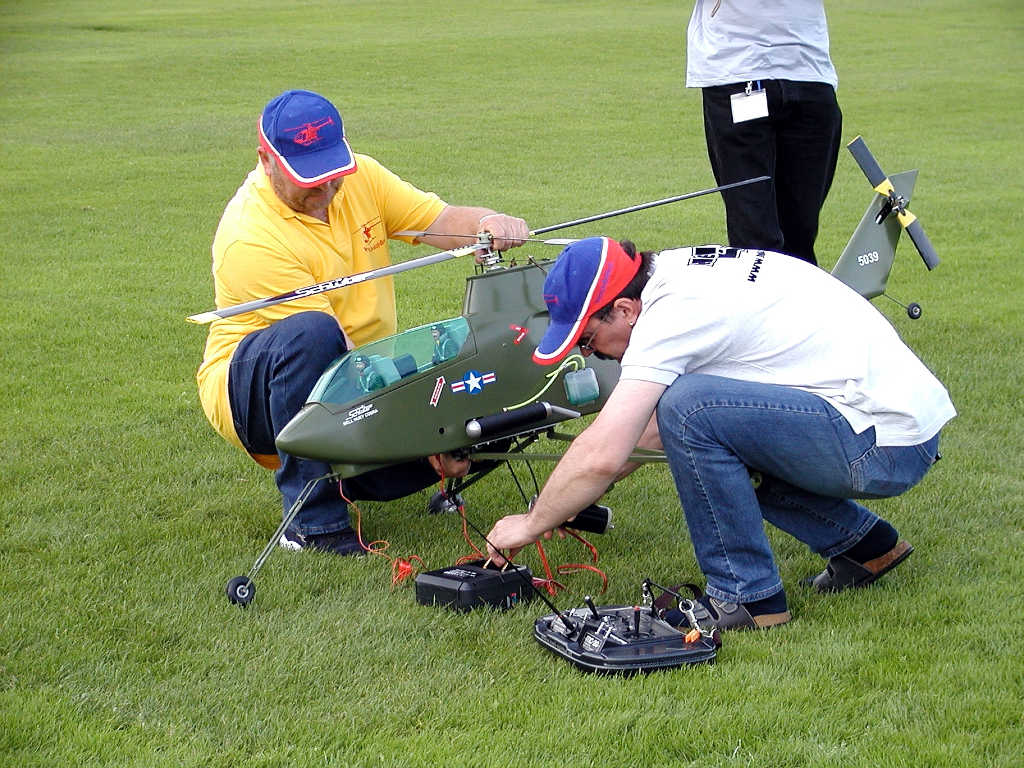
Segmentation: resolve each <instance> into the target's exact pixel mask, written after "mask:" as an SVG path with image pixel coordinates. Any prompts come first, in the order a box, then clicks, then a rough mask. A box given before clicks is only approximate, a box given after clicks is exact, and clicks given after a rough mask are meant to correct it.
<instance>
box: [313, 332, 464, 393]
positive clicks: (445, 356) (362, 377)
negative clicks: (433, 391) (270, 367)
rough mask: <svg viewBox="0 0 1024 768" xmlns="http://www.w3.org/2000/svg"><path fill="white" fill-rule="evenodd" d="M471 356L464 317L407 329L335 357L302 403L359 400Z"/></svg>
mask: <svg viewBox="0 0 1024 768" xmlns="http://www.w3.org/2000/svg"><path fill="white" fill-rule="evenodd" d="M475 352H476V347H475V345H474V344H473V339H472V336H471V335H470V332H469V322H468V321H467V320H466V318H464V317H455V318H452V319H451V320H442V321H440V322H436V323H431V324H430V325H421V326H419V327H418V328H410V329H409V330H408V331H403V332H402V333H400V334H398V335H397V336H389V337H388V338H386V339H381V340H380V341H374V342H372V343H370V344H364V345H363V346H361V347H358V348H356V349H353V350H352V351H351V352H348V353H346V354H345V355H343V356H341V357H339V358H338V359H337V360H336V361H335V362H334V363H332V364H331V367H330V368H328V369H327V370H326V371H325V372H324V375H323V376H321V377H320V380H319V381H318V382H317V384H316V386H315V387H314V388H313V391H312V392H310V394H309V398H307V399H308V401H310V402H319V403H336V404H343V403H347V402H349V401H350V400H358V399H360V398H362V397H364V396H366V394H367V393H369V392H373V391H375V390H378V389H383V388H384V387H389V386H391V385H392V384H395V383H396V382H399V381H401V380H402V379H404V378H406V377H408V376H412V375H414V374H417V373H422V372H423V371H429V370H430V369H431V368H434V367H436V366H439V365H442V364H444V363H447V362H448V361H449V360H453V359H455V358H456V357H460V356H464V355H469V354H473V353H475Z"/></svg>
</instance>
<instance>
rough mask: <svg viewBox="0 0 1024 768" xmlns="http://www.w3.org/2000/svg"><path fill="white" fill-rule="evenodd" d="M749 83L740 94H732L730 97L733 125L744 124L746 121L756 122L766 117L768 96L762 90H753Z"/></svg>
mask: <svg viewBox="0 0 1024 768" xmlns="http://www.w3.org/2000/svg"><path fill="white" fill-rule="evenodd" d="M750 86H751V84H750V83H747V88H746V90H744V91H743V92H741V93H734V94H733V95H732V96H730V97H729V98H730V100H731V102H732V121H733V122H734V123H745V122H746V121H747V120H756V119H757V118H759V117H768V94H767V92H766V91H765V90H764V88H758V89H757V90H756V91H755V90H753V89H752V88H751V87H750Z"/></svg>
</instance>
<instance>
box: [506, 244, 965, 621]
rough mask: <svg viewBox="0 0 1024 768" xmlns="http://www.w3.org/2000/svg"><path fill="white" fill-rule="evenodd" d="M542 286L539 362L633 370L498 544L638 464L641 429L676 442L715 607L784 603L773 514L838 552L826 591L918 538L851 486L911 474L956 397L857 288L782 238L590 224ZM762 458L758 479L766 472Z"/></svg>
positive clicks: (819, 547) (653, 441) (746, 609)
mask: <svg viewBox="0 0 1024 768" xmlns="http://www.w3.org/2000/svg"><path fill="white" fill-rule="evenodd" d="M544 298H545V301H546V303H547V305H548V309H549V311H550V316H551V322H550V325H549V327H548V330H547V332H546V333H545V335H544V337H543V339H542V340H541V342H540V344H539V345H538V347H537V350H536V352H535V353H534V361H535V362H536V363H538V364H541V365H546V364H552V363H556V362H558V361H559V360H561V359H562V358H563V357H565V355H566V354H567V353H568V352H569V351H570V350H572V349H573V348H574V347H577V346H578V347H579V349H580V350H581V351H582V352H583V354H585V355H587V354H591V353H592V354H596V355H600V356H604V357H608V358H614V359H616V360H619V361H620V362H621V364H622V375H621V377H620V380H619V383H618V385H617V386H616V387H615V390H614V391H613V392H612V394H611V396H610V397H609V399H608V402H607V404H606V405H605V406H604V408H603V409H602V410H601V413H600V414H599V415H598V417H597V418H596V419H595V420H594V422H593V423H592V424H591V425H590V427H588V428H587V429H586V430H585V431H584V432H583V433H582V434H580V436H579V437H578V438H576V440H574V441H573V443H572V445H571V447H570V448H569V450H568V451H567V452H566V454H565V456H564V457H563V458H562V460H561V461H560V462H559V463H558V466H557V467H556V468H555V470H554V471H553V472H552V474H551V477H550V478H549V480H548V482H547V484H546V485H545V487H544V490H543V491H542V493H541V494H540V496H539V498H538V499H537V501H536V503H535V504H534V505H533V507H532V509H531V510H530V511H529V512H528V513H527V514H523V515H510V516H508V517H505V518H502V519H501V520H499V521H498V522H497V523H496V524H495V526H494V528H493V529H492V530H491V532H490V534H489V535H488V539H489V541H490V544H491V545H492V546H491V549H490V554H491V555H492V556H493V557H495V558H496V559H497V560H498V561H499V562H501V561H502V552H503V551H505V550H508V552H507V554H508V556H509V557H513V556H514V555H515V553H516V552H518V550H519V549H520V548H522V547H523V546H526V545H527V544H530V543H532V542H534V541H536V540H537V539H539V538H541V537H544V536H546V535H550V532H551V531H552V530H554V529H555V528H557V527H558V526H560V525H562V524H563V523H565V522H566V521H567V520H569V519H571V518H572V517H573V516H574V515H575V514H576V513H577V512H579V511H580V510H582V509H583V508H585V507H586V506H588V505H589V504H591V503H592V502H594V501H595V500H597V499H598V498H599V497H600V496H601V495H602V494H603V493H604V492H605V490H606V489H607V488H608V486H609V485H610V484H611V483H612V482H613V481H614V480H616V479H617V478H619V477H622V476H624V475H625V474H628V473H629V472H630V471H632V470H633V469H635V465H631V464H629V463H628V461H627V460H628V457H629V455H630V454H631V453H632V452H633V449H634V448H635V447H636V446H638V445H639V446H641V447H648V448H651V447H663V448H664V451H665V453H666V454H667V456H668V460H669V466H670V467H671V470H672V476H673V478H674V479H675V484H676V489H677V491H678V493H679V498H680V500H681V502H682V505H683V511H684V513H685V515H686V522H687V526H688V527H689V531H690V537H691V539H692V541H693V546H694V550H695V553H696V557H697V562H698V564H699V565H700V568H701V570H702V571H703V573H704V576H705V578H706V581H707V583H706V586H705V594H704V595H703V596H702V597H701V598H700V601H699V602H700V605H701V610H702V611H703V614H702V615H699V616H698V618H699V619H702V622H706V623H710V624H713V625H715V626H717V627H719V628H721V629H737V628H764V627H770V626H774V625H778V624H783V623H785V622H787V621H789V619H790V618H791V617H790V613H789V610H788V606H787V603H786V595H785V591H784V590H783V586H782V582H781V580H780V578H779V572H778V569H777V567H776V565H775V560H774V557H773V555H772V551H771V547H770V545H769V543H768V539H767V537H766V535H765V531H764V526H763V521H764V520H767V521H769V522H770V523H772V524H773V525H775V526H776V527H778V528H781V529H782V530H784V531H786V532H787V533H789V534H790V535H792V536H794V537H796V538H797V539H799V540H800V541H802V542H804V543H805V544H807V545H808V546H809V547H810V548H811V549H812V550H813V551H814V552H817V553H818V554H819V555H821V556H822V557H824V558H826V559H827V565H826V568H825V570H824V571H822V572H821V573H820V574H818V575H817V576H815V577H814V578H813V580H812V583H813V585H814V586H815V587H816V588H817V589H818V590H819V591H823V592H827V591H839V590H842V589H846V588H848V587H859V586H865V585H867V584H870V583H871V582H873V581H875V580H876V579H877V578H878V577H880V576H881V575H882V574H884V573H886V572H887V571H889V570H891V569H893V568H894V567H896V566H897V565H898V564H899V563H900V562H902V561H903V560H904V559H905V558H906V557H907V556H908V555H909V554H910V552H911V551H912V547H911V546H910V545H909V544H908V543H907V542H906V541H904V540H902V539H900V537H899V535H898V534H897V532H896V529H895V528H893V527H892V525H890V524H889V523H888V522H886V521H885V520H883V519H881V518H880V517H878V516H877V515H875V514H874V513H872V512H870V511H869V510H868V509H866V508H865V507H863V506H862V505H860V504H858V503H856V502H855V501H853V499H855V498H858V499H859V498H880V497H888V496H896V495H898V494H901V493H903V492H904V491H906V490H908V489H909V488H911V487H913V486H914V485H915V484H917V483H918V482H919V481H920V480H921V478H922V477H924V475H925V473H926V472H927V471H928V469H929V468H930V467H931V466H932V464H933V463H934V462H935V461H936V459H937V457H938V443H939V430H940V429H941V428H942V426H943V425H944V424H945V423H946V422H947V421H949V420H950V419H951V418H953V416H955V415H956V410H955V409H954V407H953V404H952V402H951V401H950V399H949V395H948V393H947V392H946V390H945V388H944V387H943V386H942V384H941V383H940V382H939V381H938V379H936V378H935V376H934V375H932V373H931V372H930V371H929V370H928V369H927V368H926V367H925V366H924V364H923V363H922V362H921V361H920V360H919V359H918V358H917V357H916V356H915V355H914V353H913V352H911V350H910V349H909V348H908V347H907V346H906V345H905V344H904V343H903V342H902V341H901V340H900V338H899V336H898V335H897V334H896V331H895V330H894V329H893V327H892V326H891V325H890V324H889V322H888V321H887V320H886V319H885V317H884V316H883V315H882V314H881V313H879V312H878V311H877V310H876V309H875V308H874V307H873V306H872V305H871V303H870V302H868V301H866V300H865V299H864V298H862V297H861V296H859V295H858V294H857V293H856V292H854V291H853V290H851V289H850V288H849V287H847V286H846V285H844V284H843V283H841V282H839V281H838V280H836V279H835V278H833V277H832V276H831V275H829V274H828V273H826V272H824V271H822V270H820V269H818V268H817V267H814V266H812V265H810V264H807V263H805V262H802V261H799V260H797V259H792V258H788V257H786V256H784V255H781V254H777V253H773V252H767V251H757V250H741V249H736V248H725V247H721V246H703V247H696V248H678V249H673V250H666V251H661V252H660V253H657V254H652V253H643V254H637V253H636V252H635V249H634V247H633V245H632V243H629V242H624V243H618V242H616V241H614V240H610V239H608V238H596V237H595V238H588V239H586V240H581V241H578V242H576V243H574V244H572V245H570V246H568V247H567V248H566V249H565V250H564V251H563V252H562V254H561V255H560V257H559V259H558V261H557V263H556V264H555V266H554V267H553V268H552V269H551V271H550V272H549V274H548V277H547V279H546V280H545V283H544ZM752 475H754V476H758V477H760V478H763V480H762V482H760V484H759V485H758V487H756V488H755V484H754V483H752V482H751V477H752ZM676 614H678V611H675V612H673V611H669V612H668V614H666V618H667V619H669V620H672V619H677V620H680V621H681V620H682V615H681V614H678V615H676Z"/></svg>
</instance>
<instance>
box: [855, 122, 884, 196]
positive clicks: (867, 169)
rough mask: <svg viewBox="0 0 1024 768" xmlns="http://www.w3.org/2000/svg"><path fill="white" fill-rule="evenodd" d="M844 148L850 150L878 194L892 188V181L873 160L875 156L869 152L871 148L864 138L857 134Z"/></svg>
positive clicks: (882, 193)
mask: <svg viewBox="0 0 1024 768" xmlns="http://www.w3.org/2000/svg"><path fill="white" fill-rule="evenodd" d="M846 148H847V149H848V150H850V154H851V155H853V159H854V160H856V161H857V165H859V166H860V169H861V170H862V171H864V175H865V176H867V177H868V182H870V184H871V186H872V187H874V188H875V189H876V190H878V193H879V194H881V195H888V194H889V192H890V191H891V190H892V183H891V182H890V181H889V178H888V177H887V176H886V175H885V173H883V172H882V167H881V166H880V165H879V164H878V161H877V160H875V156H874V155H872V154H871V150H869V149H868V145H867V144H865V143H864V139H862V138H861V137H860V136H858V137H857V138H855V139H854V140H853V141H851V142H850V143H849V144H847V145H846Z"/></svg>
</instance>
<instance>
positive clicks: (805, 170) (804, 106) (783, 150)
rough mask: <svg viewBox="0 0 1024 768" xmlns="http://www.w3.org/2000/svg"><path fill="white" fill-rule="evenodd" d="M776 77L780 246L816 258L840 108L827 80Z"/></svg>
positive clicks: (833, 166) (806, 258)
mask: <svg viewBox="0 0 1024 768" xmlns="http://www.w3.org/2000/svg"><path fill="white" fill-rule="evenodd" d="M777 82H778V84H779V87H780V98H779V105H778V106H777V107H776V114H775V118H774V124H775V132H776V134H775V135H776V138H775V141H776V166H775V204H776V210H777V212H778V219H779V227H780V228H781V230H782V237H783V242H784V245H783V249H784V250H785V252H786V253H788V254H791V255H793V256H796V257H797V258H800V259H803V260H804V261H809V262H810V263H811V264H817V263H818V262H817V258H816V256H815V253H814V241H815V239H816V238H817V236H818V218H819V216H820V214H821V208H822V206H823V205H824V204H825V198H826V197H827V196H828V191H829V188H830V187H831V186H832V178H833V176H834V175H835V171H836V160H837V158H838V156H839V145H840V143H841V140H842V130H843V113H842V112H841V111H840V109H839V103H838V102H837V101H836V92H835V89H833V88H832V86H831V85H829V84H828V83H803V82H793V81H790V80H779V81H777Z"/></svg>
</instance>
